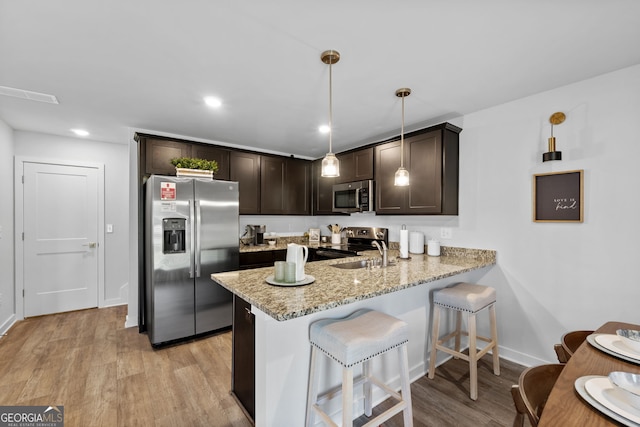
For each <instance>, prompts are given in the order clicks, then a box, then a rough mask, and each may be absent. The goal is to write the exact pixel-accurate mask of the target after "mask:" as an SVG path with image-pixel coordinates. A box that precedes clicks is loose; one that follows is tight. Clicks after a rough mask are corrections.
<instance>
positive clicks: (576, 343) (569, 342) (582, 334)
mask: <svg viewBox="0 0 640 427" xmlns="http://www.w3.org/2000/svg"><path fill="white" fill-rule="evenodd" d="M592 333H593V331H571V332H567V333H566V334H564V335H563V336H562V338H561V339H560V344H556V345H554V346H553V349H554V350H555V351H556V356H557V357H558V362H560V363H567V362H568V361H569V359H570V358H571V356H572V355H573V353H575V351H576V350H577V349H578V347H580V345H581V344H582V343H583V342H584V341H585V340H586V339H587V337H588V336H589V335H591V334H592Z"/></svg>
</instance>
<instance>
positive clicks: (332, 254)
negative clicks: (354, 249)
mask: <svg viewBox="0 0 640 427" xmlns="http://www.w3.org/2000/svg"><path fill="white" fill-rule="evenodd" d="M316 255H317V256H323V257H326V258H331V259H334V258H347V257H352V256H356V255H351V254H344V253H341V252H333V251H322V250H320V251H316Z"/></svg>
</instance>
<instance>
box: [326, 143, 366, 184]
mask: <svg viewBox="0 0 640 427" xmlns="http://www.w3.org/2000/svg"><path fill="white" fill-rule="evenodd" d="M336 157H338V160H339V161H340V176H339V177H337V178H336V180H335V183H336V184H341V183H344V182H353V181H364V180H366V179H373V147H369V148H364V149H361V150H355V151H349V152H346V153H340V154H338V155H336Z"/></svg>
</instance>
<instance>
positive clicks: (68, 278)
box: [23, 162, 100, 317]
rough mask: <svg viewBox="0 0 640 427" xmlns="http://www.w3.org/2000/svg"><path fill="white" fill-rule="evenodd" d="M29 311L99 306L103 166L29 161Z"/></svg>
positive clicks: (26, 225)
mask: <svg viewBox="0 0 640 427" xmlns="http://www.w3.org/2000/svg"><path fill="white" fill-rule="evenodd" d="M23 167H24V170H23V173H24V175H23V176H24V183H23V192H24V193H23V194H24V197H23V204H24V210H23V231H24V246H23V248H24V263H23V270H24V271H23V277H24V314H25V316H26V317H29V316H38V315H42V314H49V313H58V312H62V311H70V310H79V309H84V308H90V307H97V306H98V264H99V263H98V250H99V248H98V219H99V216H98V206H99V201H98V195H99V194H100V192H99V191H98V170H97V169H96V168H92V167H83V166H69V165H56V164H45V163H29V162H24V163H23Z"/></svg>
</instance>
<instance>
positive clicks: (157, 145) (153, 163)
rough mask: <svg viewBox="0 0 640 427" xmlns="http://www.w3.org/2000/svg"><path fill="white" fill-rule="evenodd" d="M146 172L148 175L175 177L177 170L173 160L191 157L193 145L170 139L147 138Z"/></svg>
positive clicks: (145, 145)
mask: <svg viewBox="0 0 640 427" xmlns="http://www.w3.org/2000/svg"><path fill="white" fill-rule="evenodd" d="M143 147H144V150H145V163H144V166H145V168H144V171H145V173H147V174H148V175H152V174H156V175H175V174H176V168H175V167H174V166H173V165H172V164H171V159H174V158H176V157H191V144H186V143H184V142H181V141H171V140H168V139H156V138H145V143H144V145H143Z"/></svg>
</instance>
